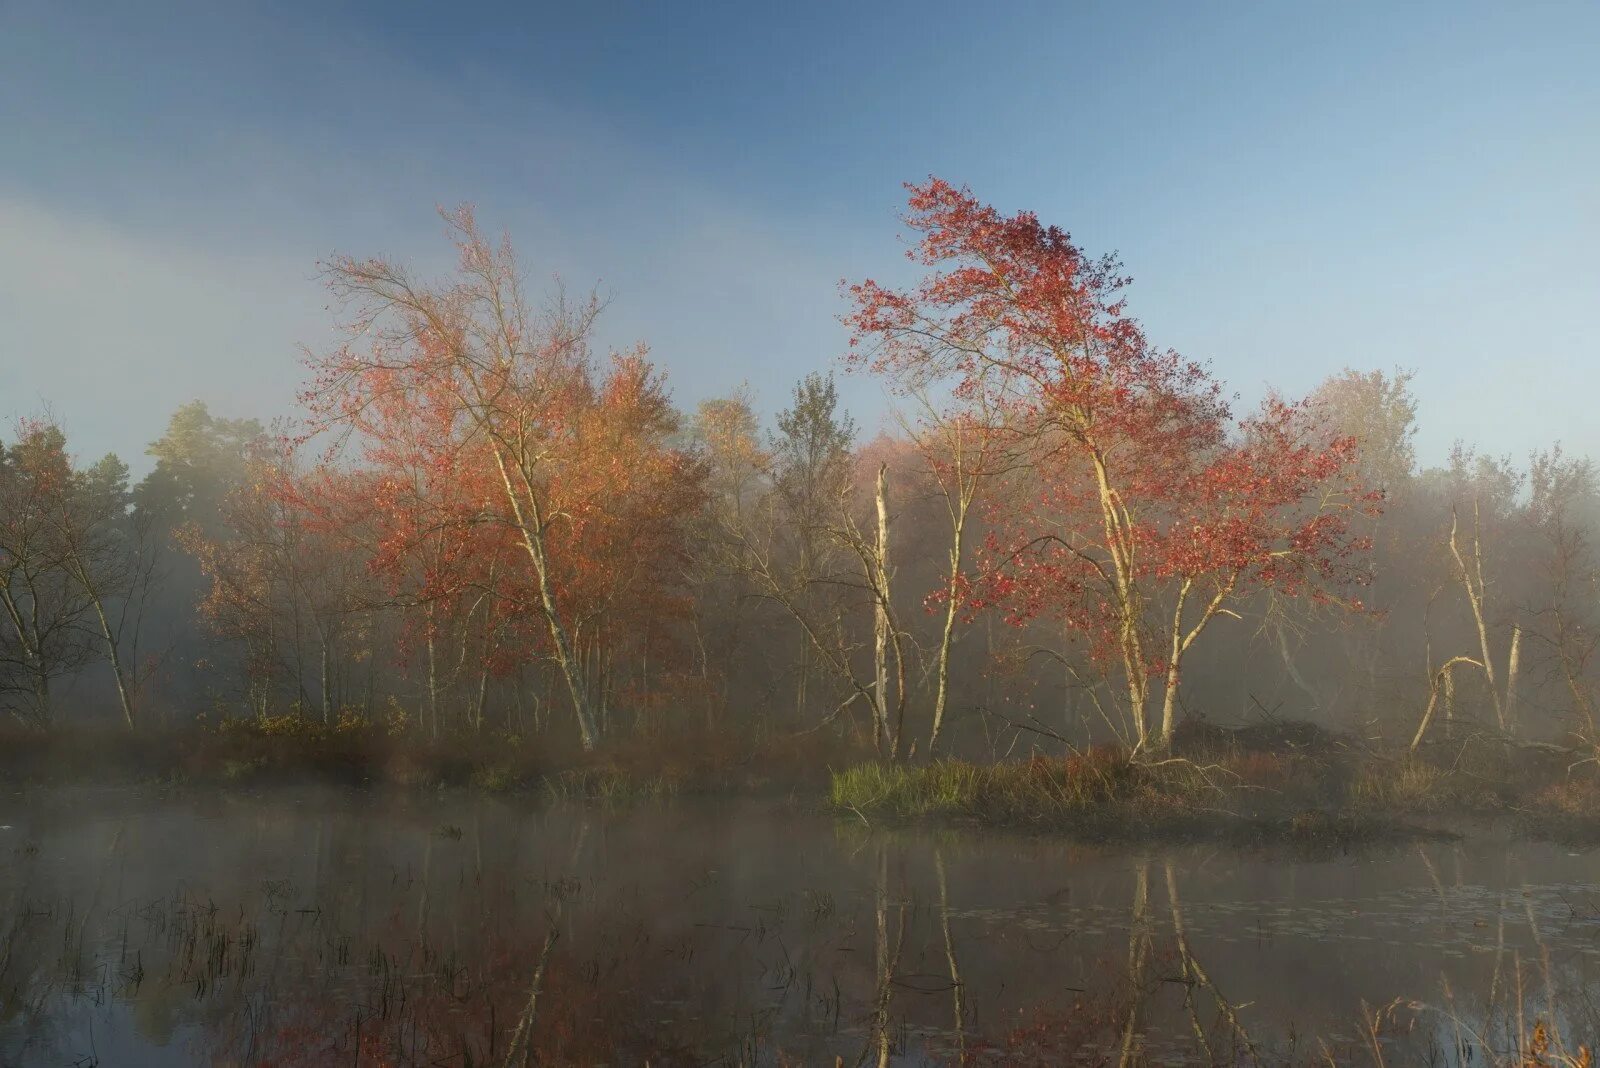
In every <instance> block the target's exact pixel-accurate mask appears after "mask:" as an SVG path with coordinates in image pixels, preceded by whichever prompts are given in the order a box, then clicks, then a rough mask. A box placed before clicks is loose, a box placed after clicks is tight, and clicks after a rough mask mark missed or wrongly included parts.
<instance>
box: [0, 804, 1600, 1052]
mask: <svg viewBox="0 0 1600 1068" xmlns="http://www.w3.org/2000/svg"><path fill="white" fill-rule="evenodd" d="M0 824H4V825H7V826H6V827H5V829H3V830H0V1064H5V1065H12V1064H18V1065H35V1064H38V1065H52V1064H60V1065H92V1064H104V1065H119V1066H120V1065H134V1066H137V1065H168V1064H213V1063H214V1064H272V1065H280V1064H296V1065H312V1064H318V1065H320V1064H342V1065H350V1064H360V1065H378V1064H450V1065H466V1064H473V1065H481V1064H501V1063H504V1062H505V1060H506V1057H507V1052H508V1044H510V1043H512V1042H513V1035H514V1033H515V1032H516V1030H517V1028H518V1025H519V1021H521V1020H522V1018H523V1017H524V1016H525V1014H526V1013H527V1010H528V1005H529V1001H530V993H531V992H532V990H531V988H532V986H533V982H534V977H535V974H536V973H538V971H539V965H540V960H541V956H542V952H543V948H544V945H545V940H546V938H547V936H548V935H549V933H550V932H551V931H556V932H558V939H557V941H556V942H555V943H554V944H553V946H552V947H551V950H550V952H549V954H548V959H547V961H546V963H545V967H544V969H543V972H542V975H541V976H540V982H539V990H538V993H537V998H536V999H535V1008H534V1012H533V1016H532V1020H531V1025H530V1026H529V1028H528V1034H529V1043H528V1044H529V1046H530V1047H531V1049H532V1051H533V1053H534V1055H535V1059H538V1058H542V1059H543V1061H542V1062H543V1063H599V1062H609V1063H615V1064H641V1063H645V1062H646V1061H648V1062H649V1063H650V1064H653V1065H659V1064H675V1063H706V1062H708V1061H710V1062H718V1061H720V1063H727V1064H737V1063H761V1064H797V1063H806V1064H833V1063H835V1060H834V1059H835V1057H842V1058H843V1062H844V1063H845V1064H853V1063H856V1062H857V1060H858V1058H865V1060H866V1062H867V1063H878V1060H879V1058H880V1056H883V1055H885V1053H886V1055H887V1057H888V1059H889V1060H890V1061H892V1062H894V1063H908V1064H920V1063H944V1062H951V1061H959V1060H960V1059H962V1058H963V1057H965V1058H966V1059H967V1060H968V1061H969V1062H972V1063H1040V1064H1051V1063H1109V1064H1116V1063H1119V1062H1123V1061H1126V1062H1129V1063H1163V1064H1165V1063H1198V1064H1207V1063H1223V1064H1232V1063H1250V1061H1251V1060H1252V1058H1253V1057H1254V1058H1259V1060H1260V1062H1261V1063H1273V1064H1275V1063H1283V1062H1286V1061H1293V1062H1304V1063H1318V1062H1320V1063H1327V1056H1328V1055H1331V1056H1332V1057H1333V1058H1334V1060H1335V1062H1336V1063H1347V1062H1348V1061H1349V1060H1350V1059H1360V1060H1363V1061H1364V1062H1366V1063H1373V1062H1374V1061H1375V1059H1376V1056H1377V1055H1378V1054H1381V1055H1382V1056H1383V1057H1384V1058H1385V1059H1386V1061H1387V1063H1391V1064H1402V1063H1422V1062H1427V1061H1432V1062H1433V1063H1442V1064H1448V1063H1461V1062H1464V1061H1467V1060H1471V1062H1472V1063H1484V1060H1485V1056H1484V1051H1485V1049H1487V1050H1488V1052H1489V1054H1490V1059H1491V1060H1492V1059H1493V1058H1494V1057H1496V1056H1507V1055H1509V1051H1510V1050H1511V1049H1512V1048H1513V1047H1514V1046H1516V1045H1517V1043H1518V1042H1519V1041H1520V1042H1522V1043H1523V1044H1524V1045H1525V1046H1526V1045H1527V1044H1530V1043H1531V1042H1532V1041H1533V1038H1532V1035H1533V1030H1534V1028H1535V1026H1536V1024H1537V1023H1538V1022H1540V1021H1544V1022H1545V1023H1546V1030H1547V1031H1548V1030H1550V1029H1551V1025H1554V1029H1555V1030H1556V1031H1557V1032H1559V1037H1560V1038H1562V1039H1564V1040H1565V1042H1566V1046H1565V1048H1566V1050H1567V1051H1568V1052H1569V1053H1571V1054H1572V1055H1574V1056H1576V1055H1577V1053H1576V1051H1577V1043H1578V1042H1579V1041H1580V1040H1581V1039H1582V1038H1584V1037H1585V1036H1586V1035H1588V1034H1591V1033H1592V1031H1593V1026H1594V1023H1595V1021H1596V1020H1600V1012H1597V1011H1595V1008H1594V1005H1593V1004H1592V1002H1593V999H1594V997H1595V995H1596V994H1600V868H1597V865H1596V859H1597V854H1593V853H1581V854H1579V853H1574V852H1569V851H1567V850H1564V849H1562V848H1560V847H1557V846H1552V845H1548V844H1540V843H1531V842H1519V841H1510V840H1506V839H1504V838H1498V837H1494V836H1491V835H1482V836H1479V837H1469V838H1467V839H1465V840H1463V841H1461V842H1458V843H1437V842H1433V843H1427V844H1424V845H1418V846H1409V847H1401V848H1388V849H1385V850H1383V851H1379V852H1364V853H1358V854H1354V855H1345V856H1331V857H1307V856H1296V855H1287V854H1284V853H1281V852H1274V853H1241V852H1239V851H1237V850H1234V849H1224V848H1201V847H1193V846H1185V847H1173V848H1169V847H1159V848H1148V849H1128V848H1110V847H1106V848H1094V847H1085V846H1079V845H1072V844H1068V843H1064V842H1062V841H1060V840H1058V839H1050V838H1044V837H1033V836H1026V835H1017V834H1010V833H1000V832H994V831H967V830H946V831H933V830H909V831H908V830H889V829H882V828H872V827H868V826H865V825H864V824H863V823H862V821H860V820H859V819H854V818H851V819H848V820H837V819H834V818H833V817H831V816H827V815H822V814H817V813H812V812H806V811H801V810H798V809H797V808H796V807H795V806H792V805H785V804H779V803H774V802H757V801H730V802H725V803H719V804H713V803H699V802H694V803H691V802H686V801H685V802H678V803H674V804H670V805H666V806H647V807H640V808H635V809H628V810H621V811H604V810H600V809H597V808H592V807H579V806H556V807H548V806H540V805H536V804H534V803H532V802H506V801H499V800H494V799H489V798H484V797H481V796H474V795H469V794H444V795H439V796H415V795H411V796H404V797H397V796H387V795H374V794H363V793H356V792H349V793H346V792H325V791H280V792H269V793H262V794H243V793H241V794H228V795H199V796H197V795H192V794H186V793H185V794H176V795H170V796H162V795H159V794H153V793H138V792H125V791H93V790H62V791H49V792H38V793H34V794H31V795H28V796H26V797H9V798H0ZM1519 1036H1520V1038H1519ZM1374 1049H1376V1050H1377V1051H1378V1052H1377V1053H1374ZM1325 1051H1326V1052H1325Z"/></svg>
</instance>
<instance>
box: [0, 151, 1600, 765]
mask: <svg viewBox="0 0 1600 1068" xmlns="http://www.w3.org/2000/svg"><path fill="white" fill-rule="evenodd" d="M910 194H911V195H910V201H909V208H908V212H907V215H906V219H905V221H906V224H907V226H908V228H909V229H910V231H911V232H912V234H913V235H914V236H915V238H916V239H917V240H916V243H915V244H914V245H913V246H912V251H911V255H912V257H913V259H915V260H917V261H918V262H920V263H921V264H922V265H923V266H924V267H925V268H926V269H927V274H926V277H925V278H924V279H923V280H922V281H921V282H920V283H918V284H917V285H915V286H914V287H912V288H909V289H894V288H890V287H886V286H881V285H879V284H877V283H875V282H872V281H863V282H860V283H857V284H855V285H852V286H849V287H847V289H846V292H845V300H846V307H845V313H844V321H845V322H846V324H847V325H848V326H849V328H850V330H851V347H850V351H849V353H848V355H847V356H846V358H845V364H846V366H847V368H848V373H853V374H864V375H871V376H874V377H876V378H878V379H880V380H881V381H882V382H883V383H884V385H885V386H886V388H887V389H888V391H889V393H890V395H891V396H892V397H893V398H894V401H895V405H894V410H895V429H894V430H893V432H888V433H883V434H879V435H877V436H875V437H871V438H870V439H868V438H865V437H864V435H863V434H862V433H861V432H860V429H859V427H858V426H857V425H856V423H855V422H854V421H853V420H852V419H851V418H850V416H849V415H848V414H846V413H845V412H843V411H842V410H841V408H840V405H839V400H838V395H837V392H836V390H835V387H834V382H833V380H832V378H831V377H828V376H822V375H810V376H808V377H806V378H805V379H804V380H802V381H801V382H799V383H798V384H797V385H796V386H795V388H794V391H793V394H792V396H790V397H789V398H788V399H787V404H786V406H785V407H783V408H782V410H780V411H778V412H777V413H775V417H774V418H773V419H772V420H771V421H770V424H768V423H767V422H766V421H765V420H764V419H763V417H762V415H761V414H760V413H759V412H758V411H757V409H756V406H755V401H754V399H753V398H752V397H751V396H750V395H749V394H748V393H747V392H744V391H735V392H733V393H730V394H729V395H727V396H724V397H720V398H716V399H712V400H708V401H705V402H703V403H701V404H700V405H699V406H698V407H697V408H696V409H695V410H694V411H692V412H682V411H680V410H678V409H677V408H676V407H675V406H674V404H673V402H672V399H671V396H670V394H669V392H668V389H667V385H666V381H665V377H664V375H663V373H662V372H661V371H660V370H659V369H658V368H657V367H655V366H654V365H653V364H652V363H651V362H650V360H649V358H648V353H647V352H646V351H645V350H644V349H643V348H642V347H641V348H638V349H635V350H631V351H627V352H622V353H611V354H608V355H601V354H599V353H597V352H596V351H595V350H594V348H593V346H592V344H591V336H592V333H593V328H594V324H595V321H596V319H597V317H598V316H599V315H600V313H601V311H602V306H601V303H600V302H599V301H597V300H595V299H593V298H583V299H573V298H571V297H570V296H569V295H567V294H564V293H559V292H558V293H555V294H551V295H547V296H545V297H543V298H542V299H540V300H536V298H535V297H534V296H533V295H530V294H528V293H527V292H525V290H524V288H523V284H522V275H521V272H520V271H519V268H518V265H517V263H516V261H515V259H514V257H513V254H512V252H511V250H510V248H509V246H508V245H506V244H503V243H493V242H491V241H489V240H487V239H486V238H485V237H484V236H483V235H482V234H481V233H480V232H479V230H478V229H477V227H476V225H475V223H474V221H473V219H472V217H471V215H470V214H469V213H466V212H460V213H456V214H454V215H451V216H450V217H449V221H450V223H451V225H452V227H453V232H454V235H455V238H456V243H457V246H458V251H459V254H460V260H459V267H458V269H457V271H456V272H455V273H454V274H453V275H452V276H450V277H448V278H445V279H443V280H439V281H433V280H428V279H422V278H419V277H417V276H415V275H413V274H412V273H411V272H409V271H408V270H407V269H405V268H404V267H403V266H401V265H398V264H395V263H392V262H390V261H386V260H381V259H374V260H357V259H336V260H335V261H333V262H331V263H329V264H327V265H326V276H327V278H328V281H329V284H330V286H331V289H332V291H333V293H334V295H335V297H337V298H338V300H339V303H340V306H341V307H342V309H343V318H344V323H343V325H344V326H345V327H347V329H348V335H347V342H346V344H344V345H342V346H340V347H339V348H337V349H335V350H334V351H332V352H327V353H318V354H313V355H312V356H311V357H310V359H309V363H310V374H309V377H308V382H307V385H306V389H305V392H304V394H303V404H304V411H303V413H302V417H301V418H300V419H299V420H298V421H297V422H296V423H295V424H293V426H292V427H290V428H288V429H287V430H279V431H275V432H273V433H267V432H266V431H265V429H264V428H263V427H262V425H261V424H259V423H257V422H255V421H253V420H229V419H222V418H218V417H216V416H214V415H213V414H212V413H210V412H209V411H208V410H207V409H206V408H205V407H204V406H203V405H200V404H191V405H188V406H185V407H183V408H181V409H179V411H178V412H177V413H176V414H175V415H174V416H173V417H172V421H171V423H170V425H169V427H168V430H167V433H166V434H165V435H164V436H163V437H162V438H161V439H160V440H158V441H157V442H155V443H154V444H153V445H151V446H150V449H149V453H150V455H151V456H152V457H153V458H154V461H155V463H154V467H153V469H152V470H151V472H150V474H149V475H148V476H147V477H145V478H144V479H142V480H140V481H139V482H137V483H133V482H131V481H130V476H129V472H128V468H127V467H126V466H125V465H124V464H122V463H121V462H120V461H118V460H117V459H116V458H115V457H107V458H106V459H104V460H102V461H100V462H98V463H96V464H93V465H90V466H83V465H79V464H77V463H75V462H74V460H73V459H72V455H71V450H70V447H69V443H68V441H67V440H66V438H65V436H64V434H63V433H62V431H61V429H60V428H59V427H58V426H56V425H55V424H53V423H52V422H50V421H48V420H40V421H32V422H25V423H23V424H21V425H19V426H18V427H17V428H16V430H15V432H14V434H13V435H12V439H11V441H10V442H9V443H7V444H5V446H4V449H3V453H0V609H3V613H0V703H3V706H4V708H5V710H6V711H7V713H9V715H11V716H13V717H15V718H16V719H18V720H20V721H22V722H25V723H27V724H29V725H32V726H36V727H39V728H48V727H50V726H52V725H56V724H61V723H64V722H84V721H87V720H90V719H95V718H104V717H105V716H106V714H107V712H108V711H114V713H115V714H116V715H117V716H119V717H120V718H121V720H122V721H123V722H124V723H125V724H126V725H127V726H129V727H131V728H135V729H138V728H143V727H147V726H152V725H163V726H172V725H184V724H188V723H191V722H193V721H194V720H195V719H196V718H199V717H206V718H212V719H215V718H237V717H251V718H254V719H256V720H259V721H262V722H277V721H279V720H281V719H282V718H283V717H292V718H294V719H299V720H312V721H316V722H318V723H323V724H327V725H330V726H331V725H337V724H339V723H341V722H346V723H348V722H361V723H365V724H371V723H374V722H380V721H381V722H385V723H389V724H391V725H392V726H393V727H394V729H397V730H409V731H417V732H425V733H427V734H429V735H431V736H438V735H440V734H443V733H449V732H499V733H502V734H504V735H506V736H514V737H517V738H521V739H530V738H534V737H551V736H556V735H560V736H564V737H576V738H577V739H578V740H579V741H580V742H581V744H582V745H583V746H584V747H585V748H591V747H593V746H595V745H597V744H599V743H600V742H601V740H603V739H605V738H607V737H608V736H615V735H617V734H619V733H622V732H626V733H630V734H632V733H634V732H638V731H640V730H645V731H650V730H670V729H672V728H674V727H676V726H683V725H687V724H692V725H693V726H694V727H695V729H697V730H698V729H707V730H746V729H749V730H758V731H768V732H770V731H797V730H817V729H826V730H835V731H850V732H855V733H856V734H857V736H860V737H869V738H870V739H871V741H872V743H873V744H874V745H875V746H876V747H877V748H878V749H879V751H880V752H882V753H883V754H885V755H887V756H892V757H896V758H901V757H907V756H910V755H912V754H916V753H921V754H927V753H929V752H932V751H935V750H946V749H955V748H960V749H962V750H965V751H968V752H981V753H982V754H984V755H986V756H1002V755H1004V754H1006V753H1009V752H1014V751H1026V750H1027V749H1028V748H1029V747H1030V746H1031V745H1032V744H1033V743H1035V742H1042V743H1045V744H1057V743H1059V742H1060V741H1062V740H1066V741H1070V742H1072V743H1074V744H1078V743H1082V742H1106V741H1116V742H1119V743H1121V744H1124V745H1127V746H1129V747H1133V748H1138V749H1148V750H1160V749H1163V748H1165V747H1167V746H1168V745H1169V744H1170V742H1171V740H1172V737H1173V733H1174V731H1175V730H1176V729H1178V727H1179V725H1180V723H1181V722H1182V721H1183V720H1184V719H1185V718H1193V717H1204V718H1208V719H1211V720H1215V721H1220V722H1239V721H1247V720H1251V719H1255V718H1259V717H1269V718H1271V717H1278V718H1309V719H1314V720H1318V721H1320V722H1323V723H1327V724H1331V725H1337V726H1340V727H1343V728H1353V729H1356V730H1359V731H1361V732H1362V733H1363V734H1366V735H1369V736H1373V737H1381V738H1386V739H1390V740H1394V741H1398V742H1404V743H1414V742H1417V741H1420V740H1421V739H1423V738H1424V737H1426V736H1428V735H1429V734H1432V735H1435V736H1443V735H1445V734H1454V733H1456V732H1466V731H1487V732H1491V733H1495V734H1499V735H1505V736H1518V735H1521V736H1524V737H1538V738H1550V737H1555V736H1568V737H1573V738H1576V739H1579V740H1580V741H1581V742H1582V743H1583V744H1585V745H1589V744H1593V743H1595V741H1596V738H1597V736H1596V734H1595V727H1594V719H1593V717H1594V699H1595V686H1596V681H1597V665H1596V663H1595V656H1594V650H1595V639H1594V634H1595V626H1596V618H1595V616H1596V611H1597V608H1600V560H1597V559H1596V557H1595V555H1594V552H1593V533H1594V532H1595V531H1596V529H1597V524H1600V507H1597V502H1600V493H1597V483H1596V477H1595V472H1594V469H1593V467H1592V465H1591V464H1590V462H1589V461H1588V460H1587V459H1583V458H1575V457H1570V456H1567V455H1564V454H1563V453H1562V452H1561V451H1560V449H1559V448H1557V447H1553V448H1551V449H1550V450H1549V451H1547V452H1543V453H1540V454H1538V455H1535V456H1533V457H1531V458H1530V459H1529V461H1528V462H1527V463H1526V464H1514V463H1512V462H1510V461H1509V460H1501V459H1494V458H1490V457H1485V456H1481V455H1478V454H1476V453H1474V452H1472V451H1471V450H1470V449H1467V448H1465V447H1458V448H1457V450H1456V451H1455V452H1454V453H1453V455H1452V457H1451V459H1450V462H1449V464H1448V465H1447V466H1445V467H1443V468H1437V469H1428V470H1419V469H1418V467H1417V464H1416V460H1415V456H1414V453H1413V448H1412V439H1413V433H1414V426H1415V416H1416V407H1415V403H1414V399H1413V396H1412V394H1411V392H1410V384H1411V376H1410V375H1409V374H1408V373H1406V372H1403V371H1399V372H1393V373H1383V372H1377V371H1374V372H1356V371H1348V370H1347V371H1342V372H1340V373H1338V374H1336V375H1334V376H1332V377H1331V378H1329V379H1328V380H1327V381H1326V382H1324V383H1323V385H1321V386H1320V387H1319V388H1318V389H1317V390H1315V391H1314V392H1313V393H1312V394H1311V395H1310V396H1309V397H1307V398H1305V399H1303V400H1300V401H1289V400H1286V399H1284V398H1281V397H1276V396H1272V397H1269V398H1268V399H1267V400H1266V401H1264V402H1263V403H1262V404H1261V405H1260V406H1259V407H1258V408H1256V409H1255V410H1253V411H1250V412H1248V413H1246V414H1244V415H1242V416H1241V415H1239V414H1237V413H1235V412H1234V411H1233V403H1232V401H1231V400H1230V398H1229V397H1228V396H1226V395H1225V394H1224V392H1223V389H1222V387H1221V385H1220V383H1218V382H1217V380H1216V379H1215V378H1214V376H1213V375H1212V374H1211V372H1210V370H1209V369H1208V368H1207V367H1205V366H1203V365H1201V364H1198V363H1196V362H1193V361H1191V360H1188V359H1186V358H1184V357H1182V356H1180V355H1178V354H1176V353H1173V352H1171V351H1169V350H1163V349H1159V348H1157V347H1156V346H1155V345H1153V344H1152V343H1151V342H1150V341H1149V340H1148V339H1147V338H1146V337H1145V335H1144V333H1143V331H1142V329H1141V328H1140V326H1139V324H1138V323H1137V322H1136V321H1135V320H1134V319H1132V318H1131V317H1130V316H1129V314H1128V312H1127V309H1126V307H1125V304H1124V290H1125V287H1126V279H1125V278H1124V277H1123V275H1122V272H1121V269H1120V266H1119V265H1118V264H1117V262H1116V261H1115V260H1114V259H1112V258H1110V257H1103V258H1098V259H1096V258H1092V257H1089V256H1087V255H1086V254H1085V253H1084V252H1083V251H1082V250H1081V249H1079V248H1078V247H1077V246H1076V245H1075V244H1074V243H1073V242H1072V241H1071V239H1070V237H1069V236H1068V235H1067V234H1065V233H1064V232H1062V231H1060V230H1058V229H1055V228H1053V227H1048V226H1046V225H1044V224H1042V223H1041V222H1040V221H1039V220H1038V219H1036V218H1035V217H1034V216H1032V215H1031V214H1028V213H1020V214H1017V215H1013V216H1006V215H1003V214H1001V213H999V212H997V211H995V210H994V209H992V208H989V207H987V206H985V205H983V204H981V203H980V202H978V201H977V200H975V199H974V198H973V197H972V196H971V195H970V194H969V193H967V192H966V191H965V190H963V189H958V188H955V187H952V186H950V185H948V184H946V183H943V182H940V181H937V180H931V181H929V182H928V183H926V184H924V185H919V186H913V187H911V189H910Z"/></svg>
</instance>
